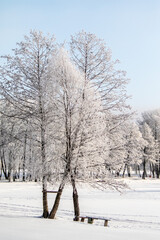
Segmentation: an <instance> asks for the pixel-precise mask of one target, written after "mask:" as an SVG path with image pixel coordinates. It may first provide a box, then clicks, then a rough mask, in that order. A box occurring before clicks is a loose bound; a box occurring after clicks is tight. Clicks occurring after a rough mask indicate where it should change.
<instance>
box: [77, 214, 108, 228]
mask: <svg viewBox="0 0 160 240" xmlns="http://www.w3.org/2000/svg"><path fill="white" fill-rule="evenodd" d="M79 219H80V220H81V222H84V220H85V219H88V223H90V224H92V223H93V222H94V220H103V221H104V227H107V226H108V222H109V221H110V220H109V219H107V218H104V217H89V216H79Z"/></svg>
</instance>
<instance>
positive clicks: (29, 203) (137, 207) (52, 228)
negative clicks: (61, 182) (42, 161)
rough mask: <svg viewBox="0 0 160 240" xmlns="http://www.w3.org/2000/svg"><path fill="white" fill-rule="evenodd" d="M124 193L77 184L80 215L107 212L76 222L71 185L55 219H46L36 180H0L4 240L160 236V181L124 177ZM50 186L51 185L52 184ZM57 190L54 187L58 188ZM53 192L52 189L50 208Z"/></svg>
mask: <svg viewBox="0 0 160 240" xmlns="http://www.w3.org/2000/svg"><path fill="white" fill-rule="evenodd" d="M125 181H126V182H127V184H128V185H129V186H130V189H127V190H126V191H125V192H124V193H123V194H120V193H118V192H115V191H112V190H106V191H105V192H102V191H99V190H97V189H93V188H91V187H88V186H86V185H85V186H83V187H82V186H79V188H78V189H79V201H80V208H81V215H89V216H97V217H107V218H109V219H110V220H111V221H110V222H109V226H108V227H104V226H103V224H104V223H103V221H100V220H95V222H94V223H93V224H88V223H87V221H86V222H85V223H81V222H74V221H73V217H74V215H73V203H72V189H71V187H70V186H67V187H66V189H65V191H64V193H63V195H62V199H61V203H60V207H59V210H58V212H57V217H56V219H55V220H50V219H43V218H41V217H40V216H41V214H42V200H41V198H42V190H41V186H40V184H38V183H20V182H15V183H7V182H1V183H0V230H1V234H0V239H1V240H12V239H15V240H42V239H43V240H50V239H52V240H54V239H58V240H62V239H65V240H72V239H74V240H85V239H86V240H88V239H92V240H98V239H100V240H106V239H109V240H122V239H123V240H142V239H145V240H152V239H156V238H158V237H160V180H152V179H147V180H137V179H131V180H128V179H127V180H125ZM49 190H53V188H52V187H50V189H49ZM54 190H56V189H54ZM54 197H55V194H52V193H51V194H48V198H49V208H51V207H52V204H53V202H54Z"/></svg>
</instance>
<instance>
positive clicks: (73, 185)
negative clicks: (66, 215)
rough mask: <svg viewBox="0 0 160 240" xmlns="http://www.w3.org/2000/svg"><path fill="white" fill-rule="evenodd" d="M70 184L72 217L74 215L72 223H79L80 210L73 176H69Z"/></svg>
mask: <svg viewBox="0 0 160 240" xmlns="http://www.w3.org/2000/svg"><path fill="white" fill-rule="evenodd" d="M71 183H72V187H73V205H74V215H75V217H74V221H79V216H80V208H79V199H78V191H77V188H76V182H75V179H74V177H73V175H71Z"/></svg>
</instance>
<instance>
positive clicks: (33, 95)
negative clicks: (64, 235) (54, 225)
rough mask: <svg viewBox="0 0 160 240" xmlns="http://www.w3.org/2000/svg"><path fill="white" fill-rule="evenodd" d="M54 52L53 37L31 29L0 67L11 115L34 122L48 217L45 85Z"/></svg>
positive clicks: (44, 210)
mask: <svg viewBox="0 0 160 240" xmlns="http://www.w3.org/2000/svg"><path fill="white" fill-rule="evenodd" d="M54 51H55V42H54V38H52V37H45V36H43V34H42V33H41V32H36V31H31V32H30V35H29V36H25V39H24V41H22V42H20V43H17V48H16V49H13V54H12V56H9V55H7V56H4V57H3V58H4V60H6V62H5V63H4V65H3V66H1V67H0V79H1V84H0V89H1V95H2V96H3V97H4V98H5V99H6V101H8V102H9V103H10V104H11V105H12V106H13V111H11V112H10V113H9V114H8V117H17V118H21V119H23V120H24V121H31V120H32V122H34V124H35V126H34V128H36V130H37V129H38V132H37V141H38V142H39V150H40V152H41V156H40V157H41V166H42V167H41V171H42V182H43V216H44V217H47V216H48V205H47V193H46V190H47V176H46V164H47V163H46V153H45V152H46V149H45V148H46V132H45V131H46V125H47V114H48V113H47V112H45V108H44V104H45V103H44V87H45V85H46V83H47V67H48V63H49V60H50V57H51V54H52V53H53V52H54Z"/></svg>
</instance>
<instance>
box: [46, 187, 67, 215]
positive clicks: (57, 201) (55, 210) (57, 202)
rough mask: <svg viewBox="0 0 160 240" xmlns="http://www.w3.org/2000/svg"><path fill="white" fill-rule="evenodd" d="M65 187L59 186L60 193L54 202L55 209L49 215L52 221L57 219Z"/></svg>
mask: <svg viewBox="0 0 160 240" xmlns="http://www.w3.org/2000/svg"><path fill="white" fill-rule="evenodd" d="M64 186H65V184H64V183H61V184H60V186H59V189H58V193H57V195H56V199H55V201H54V205H53V208H52V210H51V212H50V214H49V218H50V219H54V218H55V215H56V213H57V210H58V207H59V204H60V200H61V195H62V192H63V189H64Z"/></svg>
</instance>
